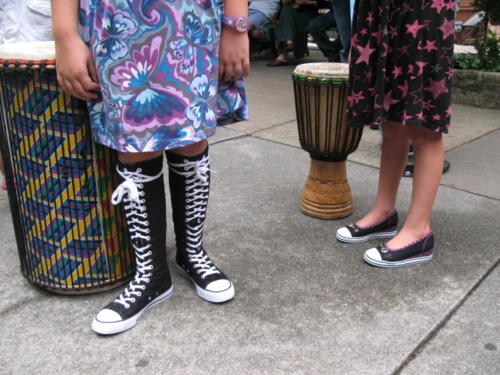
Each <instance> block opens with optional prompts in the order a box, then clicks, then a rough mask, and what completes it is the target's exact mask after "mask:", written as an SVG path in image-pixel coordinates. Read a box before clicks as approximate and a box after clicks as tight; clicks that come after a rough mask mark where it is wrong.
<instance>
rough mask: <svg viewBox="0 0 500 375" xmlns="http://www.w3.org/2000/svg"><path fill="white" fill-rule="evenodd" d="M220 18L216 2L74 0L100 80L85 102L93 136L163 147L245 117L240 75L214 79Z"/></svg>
mask: <svg viewBox="0 0 500 375" xmlns="http://www.w3.org/2000/svg"><path fill="white" fill-rule="evenodd" d="M221 17H222V1H220V0H80V24H81V33H82V36H83V38H84V40H85V41H86V43H87V44H88V45H89V47H90V49H91V52H92V55H93V57H94V60H95V64H96V68H97V71H98V75H99V81H100V85H101V95H100V98H99V99H98V100H92V101H89V103H88V107H89V113H90V119H91V124H92V130H93V133H94V137H95V138H96V140H97V142H99V143H102V144H104V145H106V146H108V147H111V148H113V149H116V150H119V151H125V152H147V151H159V150H166V149H172V148H177V147H183V146H186V145H189V144H192V143H195V142H199V141H201V140H203V139H206V138H208V137H210V136H211V135H213V134H215V129H216V126H217V125H221V124H230V123H234V122H237V121H242V120H246V119H247V118H248V114H247V106H246V96H245V88H244V84H243V81H242V80H238V81H235V82H231V83H229V84H221V83H219V82H218V81H217V69H218V52H219V38H220V31H221Z"/></svg>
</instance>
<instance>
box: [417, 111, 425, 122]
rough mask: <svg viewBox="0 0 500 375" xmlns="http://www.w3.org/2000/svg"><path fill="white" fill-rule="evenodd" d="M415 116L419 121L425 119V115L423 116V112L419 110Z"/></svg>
mask: <svg viewBox="0 0 500 375" xmlns="http://www.w3.org/2000/svg"><path fill="white" fill-rule="evenodd" d="M417 118H418V119H419V120H420V121H425V116H424V113H423V112H420V113H419V114H417Z"/></svg>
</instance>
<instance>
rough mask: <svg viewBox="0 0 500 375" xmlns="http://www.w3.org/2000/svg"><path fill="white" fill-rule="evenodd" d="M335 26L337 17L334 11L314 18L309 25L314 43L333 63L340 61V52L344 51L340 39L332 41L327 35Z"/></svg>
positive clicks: (308, 28)
mask: <svg viewBox="0 0 500 375" xmlns="http://www.w3.org/2000/svg"><path fill="white" fill-rule="evenodd" d="M335 26H336V22H335V15H334V14H333V12H332V11H330V12H328V13H325V14H321V15H319V16H317V17H315V18H313V19H312V20H311V21H309V23H308V24H307V31H308V32H309V33H310V34H311V36H312V38H313V40H314V43H316V44H317V45H318V47H319V49H320V50H321V52H323V55H325V57H326V58H327V59H328V61H331V62H339V61H340V51H341V49H342V43H341V42H340V38H339V37H338V38H336V39H335V40H334V41H331V40H330V38H329V37H328V34H327V31H328V30H330V29H331V28H332V27H335Z"/></svg>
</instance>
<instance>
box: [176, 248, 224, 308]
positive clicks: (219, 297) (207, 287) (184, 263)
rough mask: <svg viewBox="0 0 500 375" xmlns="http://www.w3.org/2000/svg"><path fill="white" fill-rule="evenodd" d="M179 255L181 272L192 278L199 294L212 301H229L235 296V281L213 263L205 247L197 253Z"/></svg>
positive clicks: (178, 263) (178, 262)
mask: <svg viewBox="0 0 500 375" xmlns="http://www.w3.org/2000/svg"><path fill="white" fill-rule="evenodd" d="M179 255H180V254H178V257H177V258H178V260H177V266H178V269H179V272H180V273H181V274H182V275H183V276H185V277H187V278H188V279H189V280H191V282H192V283H193V284H194V287H195V288H196V293H197V294H198V296H200V297H201V298H203V299H204V300H205V301H208V302H212V303H222V302H227V301H229V300H231V299H233V298H234V285H233V283H232V282H231V280H229V278H228V277H227V276H226V275H224V273H223V272H222V271H221V270H219V269H218V268H217V267H216V266H215V265H214V264H213V263H212V261H211V260H210V258H209V257H208V254H207V253H206V251H205V250H204V249H203V248H202V249H201V250H200V251H199V252H197V253H185V254H182V255H184V256H182V255H181V256H179Z"/></svg>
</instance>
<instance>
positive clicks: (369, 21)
mask: <svg viewBox="0 0 500 375" xmlns="http://www.w3.org/2000/svg"><path fill="white" fill-rule="evenodd" d="M366 21H367V22H368V25H370V26H371V25H372V22H373V16H372V13H371V12H370V13H368V17H366Z"/></svg>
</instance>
